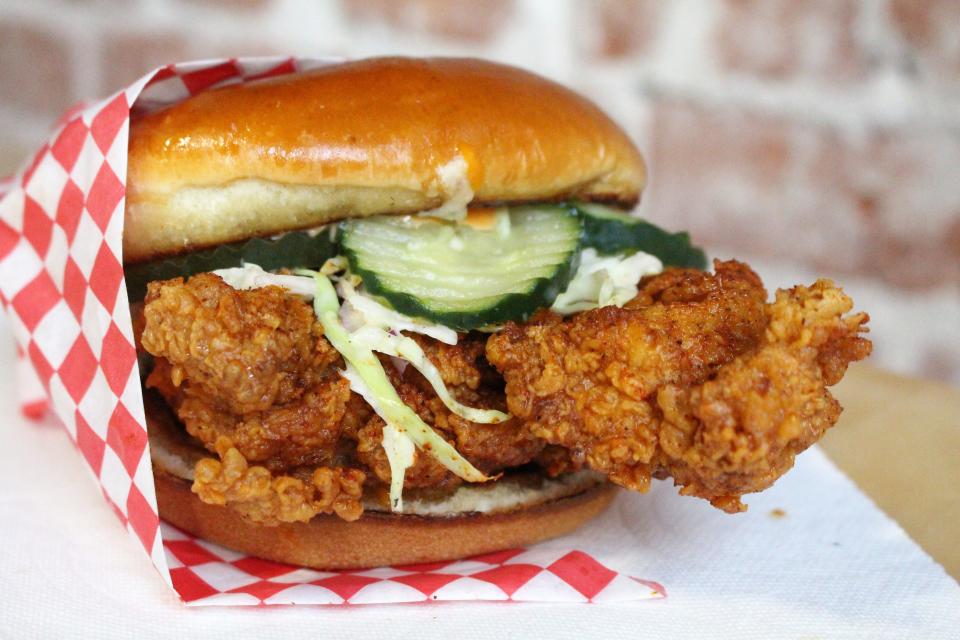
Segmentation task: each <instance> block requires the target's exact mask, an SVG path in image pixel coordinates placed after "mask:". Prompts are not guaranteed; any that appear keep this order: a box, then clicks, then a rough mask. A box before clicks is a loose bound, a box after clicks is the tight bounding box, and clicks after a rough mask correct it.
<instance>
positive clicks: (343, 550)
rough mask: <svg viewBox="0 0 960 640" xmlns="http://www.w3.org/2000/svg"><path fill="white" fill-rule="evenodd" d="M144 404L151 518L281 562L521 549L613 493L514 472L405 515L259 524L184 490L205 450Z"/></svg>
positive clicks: (566, 528)
mask: <svg viewBox="0 0 960 640" xmlns="http://www.w3.org/2000/svg"><path fill="white" fill-rule="evenodd" d="M145 408H146V415H147V428H148V431H149V435H150V453H151V457H152V459H153V470H154V483H155V486H156V492H157V506H158V508H159V511H160V517H161V518H163V519H164V520H166V521H167V522H169V523H170V524H173V525H174V526H176V527H178V528H180V529H182V530H183V531H186V532H188V533H190V534H193V535H195V536H197V537H200V538H203V539H205V540H208V541H210V542H213V543H215V544H219V545H221V546H224V547H227V548H229V549H233V550H235V551H240V552H242V553H246V554H248V555H252V556H257V557H260V558H266V559H268V560H273V561H276V562H282V563H285V564H292V565H300V566H305V567H312V568H316V569H355V568H362V567H363V568H365V567H377V566H385V565H403V564H414V563H420V562H436V561H440V560H451V559H455V558H464V557H468V556H472V555H477V554H481V553H489V552H491V551H497V550H501V549H507V548H511V547H517V546H526V545H530V544H534V543H536V542H540V541H541V540H546V539H548V538H553V537H556V536H560V535H563V534H565V533H568V532H570V531H572V530H574V529H576V528H577V527H579V526H580V525H582V524H583V523H585V522H587V521H588V520H590V519H592V518H593V517H595V516H597V515H598V514H600V513H601V512H602V511H603V510H604V509H605V508H606V507H607V506H608V505H609V504H610V501H611V500H612V499H613V497H614V495H615V492H616V489H615V488H614V486H613V485H611V484H609V483H608V482H606V481H605V480H604V479H603V478H602V476H598V475H597V474H592V473H590V472H580V473H575V474H569V475H568V476H565V477H561V478H558V479H556V480H548V479H546V478H542V477H541V478H539V482H537V479H536V478H532V476H533V475H534V474H532V473H517V474H514V475H507V476H505V477H504V478H503V479H501V480H498V481H497V482H495V483H492V484H487V485H464V486H462V487H460V489H458V491H457V492H455V493H454V494H452V495H451V496H448V497H447V498H445V499H443V500H439V501H412V502H413V504H412V505H410V506H411V507H412V508H410V509H409V511H412V512H413V513H406V512H405V513H403V514H395V513H389V512H387V511H383V510H376V509H377V507H376V506H373V505H367V509H366V510H365V511H364V514H363V516H361V517H360V519H359V520H356V521H354V522H346V521H344V520H341V519H340V518H338V517H337V516H332V515H320V516H315V517H314V518H313V519H312V520H310V521H309V522H307V523H284V524H280V525H277V526H266V525H260V524H256V523H253V522H250V521H248V520H246V519H244V518H243V517H241V516H240V515H239V514H238V513H237V512H236V511H234V510H232V509H230V508H225V507H221V506H215V505H209V504H206V503H204V502H203V501H201V500H200V498H199V497H197V495H196V494H194V493H193V491H191V479H192V473H193V465H194V464H195V462H196V461H197V460H199V459H200V458H202V457H207V456H209V455H211V454H209V453H208V452H207V451H206V450H204V449H203V448H202V447H200V446H199V445H198V444H196V443H194V442H192V441H191V440H190V438H189V436H187V435H186V434H185V433H184V431H183V428H182V427H181V426H179V425H178V424H177V422H176V420H175V419H174V418H173V416H172V415H171V414H170V411H169V409H167V408H166V407H164V406H163V405H162V403H160V402H159V401H157V400H155V399H153V398H152V397H151V396H150V395H148V397H147V398H146V399H145ZM408 502H409V501H408ZM371 506H372V508H371Z"/></svg>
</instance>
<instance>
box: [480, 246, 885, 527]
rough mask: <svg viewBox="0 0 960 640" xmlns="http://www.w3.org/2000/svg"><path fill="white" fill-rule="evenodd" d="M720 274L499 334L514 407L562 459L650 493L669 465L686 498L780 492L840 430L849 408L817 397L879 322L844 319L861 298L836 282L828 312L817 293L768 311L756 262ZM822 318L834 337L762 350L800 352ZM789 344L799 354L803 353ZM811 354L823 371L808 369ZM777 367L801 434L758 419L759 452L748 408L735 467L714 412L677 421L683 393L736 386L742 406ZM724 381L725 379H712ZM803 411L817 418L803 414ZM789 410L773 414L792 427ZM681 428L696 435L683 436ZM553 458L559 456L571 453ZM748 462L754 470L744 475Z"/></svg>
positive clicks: (494, 349)
mask: <svg viewBox="0 0 960 640" xmlns="http://www.w3.org/2000/svg"><path fill="white" fill-rule="evenodd" d="M715 269H716V274H715V275H711V274H708V273H702V272H697V271H692V270H671V271H667V272H665V273H664V274H662V275H660V276H655V277H653V278H650V279H647V280H646V281H644V282H643V283H642V284H643V286H642V288H641V291H640V293H639V295H638V296H637V298H636V299H635V300H634V301H632V302H631V303H629V304H628V305H627V306H626V307H625V308H623V309H619V308H616V307H605V308H601V309H596V310H593V311H588V312H584V313H581V314H578V315H577V316H574V317H572V318H570V319H568V320H566V321H561V320H560V319H559V318H557V317H554V316H540V317H539V318H538V319H536V321H535V322H533V323H531V324H527V325H516V324H510V325H508V326H507V327H506V328H505V329H504V330H503V331H502V332H501V333H499V334H497V335H494V336H492V337H491V338H490V340H489V341H488V343H487V357H488V359H489V361H490V362H491V363H492V364H493V365H494V367H496V368H497V369H498V370H499V371H500V372H501V373H502V374H503V376H504V378H505V379H506V395H507V405H508V407H509V409H510V412H511V413H512V414H513V415H514V416H515V417H516V418H517V419H519V420H521V421H523V422H524V426H525V428H527V429H528V430H529V431H530V432H531V433H532V434H533V435H535V436H537V437H539V438H542V439H544V440H545V441H547V442H548V443H549V444H551V445H558V446H560V447H563V448H565V449H567V450H568V451H569V452H570V453H569V460H567V461H565V460H560V462H561V463H563V464H562V465H561V466H563V465H568V464H569V462H570V461H572V462H573V463H574V464H576V463H577V461H580V460H582V461H584V462H585V463H586V465H587V466H589V467H591V468H593V469H595V470H598V471H601V472H604V473H606V474H607V475H608V476H609V478H610V479H611V480H613V481H614V482H617V483H618V484H621V485H623V486H625V487H628V488H631V489H636V490H639V491H645V490H646V489H647V488H648V486H649V482H650V478H651V476H652V475H653V474H654V473H658V472H659V473H661V474H662V473H664V472H666V473H670V474H672V475H674V478H675V480H676V481H677V482H678V483H679V484H683V485H685V489H684V491H685V492H686V493H692V494H694V495H699V496H701V497H705V498H708V499H711V500H713V501H714V504H716V505H717V506H720V507H721V508H725V509H727V510H737V509H739V508H740V507H739V502H738V501H737V496H739V495H740V494H743V493H746V492H750V491H755V490H758V489H760V488H763V487H765V486H768V485H769V483H770V482H772V480H773V479H775V478H776V477H778V476H779V475H780V474H782V473H783V471H785V470H786V469H787V468H789V466H790V465H791V464H792V459H793V455H795V453H796V452H797V451H800V450H802V449H803V448H805V447H806V446H808V445H809V444H810V443H811V442H813V441H814V440H815V439H816V438H817V437H819V434H820V433H822V431H823V429H825V428H826V426H828V425H832V424H833V422H834V421H835V420H836V416H837V414H838V411H837V410H836V408H835V406H834V405H833V404H831V403H830V402H828V401H824V402H823V403H821V404H820V405H817V406H814V405H811V404H810V401H811V399H813V398H814V397H819V396H817V395H816V394H818V393H819V394H823V393H826V391H825V390H824V386H825V385H826V384H829V383H830V381H834V382H835V381H836V379H839V375H842V371H843V370H844V369H845V367H846V364H847V363H848V362H850V361H851V360H856V359H860V358H862V357H864V356H865V355H866V353H868V352H869V342H867V341H866V340H864V339H862V338H859V337H858V336H857V334H858V333H859V331H860V330H861V329H860V327H861V325H862V324H863V323H864V322H865V321H866V318H865V316H852V317H850V318H846V319H844V318H842V317H841V316H842V314H843V313H845V312H846V311H848V310H849V308H850V303H849V299H847V298H846V297H845V296H843V294H842V293H840V292H839V291H838V290H836V289H833V288H832V285H818V286H820V287H821V288H820V289H818V291H819V292H820V295H822V296H824V297H828V298H829V299H831V300H834V301H837V300H841V299H842V300H844V301H845V302H844V304H832V305H830V306H828V307H827V308H825V309H819V310H814V309H813V308H812V307H813V306H815V305H813V304H812V302H809V301H804V302H803V303H795V304H793V305H791V304H788V303H787V302H781V299H782V297H783V296H782V294H780V295H779V296H778V302H777V303H776V304H775V305H773V306H772V307H770V308H769V309H768V308H767V307H766V305H765V304H764V300H765V297H766V293H765V291H764V289H763V286H762V284H761V282H760V280H759V278H757V276H756V274H754V273H753V272H752V271H751V270H750V269H749V268H748V267H746V265H743V264H740V263H737V262H732V261H731V262H716V263H715ZM838 296H839V297H838ZM804 305H806V306H804ZM818 314H819V315H818ZM814 320H816V323H817V326H818V327H822V328H821V329H817V331H819V333H818V334H817V335H822V336H824V339H822V340H818V341H811V342H808V344H807V346H806V347H805V349H806V350H807V351H806V352H805V355H804V357H803V358H801V357H799V356H796V357H795V358H794V359H793V360H791V359H788V358H785V357H781V358H779V361H778V363H777V365H774V364H773V362H772V361H771V360H776V358H774V356H773V352H772V351H771V352H770V353H763V352H764V351H766V349H762V350H760V351H758V348H759V347H761V345H776V346H778V348H786V343H787V341H788V337H789V336H791V335H793V334H794V333H798V335H807V333H808V331H811V330H812V329H809V328H808V327H806V326H805V323H810V322H813V321H814ZM771 336H773V338H771ZM790 344H792V343H790ZM787 351H788V352H790V353H791V354H793V353H794V351H795V348H794V347H790V348H788V349H787ZM811 359H812V360H811ZM810 361H812V362H813V363H814V366H815V371H809V370H808V369H809V367H806V368H805V367H804V364H805V363H807V362H810ZM821 361H822V362H823V365H822V369H821V365H820V364H819V363H820V362H821ZM773 366H779V367H781V369H780V370H779V371H778V372H776V374H777V375H774V372H770V375H769V376H768V379H769V388H768V393H769V394H770V395H771V399H772V400H773V402H775V403H776V406H777V407H780V408H782V409H783V412H784V413H783V415H784V416H786V417H789V418H790V420H792V421H793V422H791V423H790V424H794V425H799V427H797V428H799V431H798V432H796V433H795V432H794V431H793V430H792V428H791V427H784V428H783V429H779V430H777V429H774V430H764V429H762V428H759V427H756V428H757V431H756V432H755V434H754V435H755V437H756V443H755V444H756V447H755V448H754V451H756V452H759V453H758V455H757V456H756V457H755V459H751V458H750V456H747V455H745V447H746V445H745V444H744V443H742V442H737V441H735V438H734V436H733V434H737V433H739V432H740V431H742V430H743V429H744V426H743V424H741V422H740V420H741V419H742V418H743V416H740V415H736V414H734V416H733V417H732V418H731V419H729V420H727V422H725V423H724V429H726V430H725V431H724V430H722V429H721V430H720V432H719V434H718V435H717V436H716V437H717V438H720V439H722V438H730V441H731V442H733V444H731V447H732V449H733V451H732V452H730V457H729V458H727V460H729V461H730V464H725V463H724V462H723V461H722V460H723V457H722V455H720V454H718V453H717V452H716V451H715V450H713V449H710V446H711V445H704V444H703V443H704V442H705V441H704V438H705V437H706V436H707V435H709V434H711V433H712V431H711V430H710V428H708V429H707V430H706V432H704V431H703V430H702V429H696V428H694V426H695V425H697V424H700V422H699V421H700V420H701V419H702V418H701V415H702V414H697V413H696V412H695V411H691V412H690V415H692V418H690V419H688V420H687V421H686V422H684V423H683V425H684V428H685V429H684V428H681V427H678V425H676V424H674V423H672V422H671V423H669V425H668V428H665V427H664V424H665V418H664V413H665V409H664V407H665V406H666V407H670V406H671V405H669V404H668V399H669V398H670V395H671V394H673V395H675V396H676V397H677V398H678V402H680V401H682V400H684V399H685V398H686V396H685V395H684V394H685V393H690V394H693V392H694V390H696V389H698V388H700V387H701V385H703V386H704V389H705V392H706V389H711V391H709V393H707V395H706V396H702V395H697V396H695V399H696V401H697V402H700V401H701V399H703V398H709V399H711V400H713V399H714V398H715V396H716V394H717V391H716V389H728V390H729V396H730V397H729V398H727V397H726V396H724V397H725V399H727V400H728V401H730V402H735V401H736V399H735V398H734V396H736V394H737V393H739V392H740V391H739V390H735V389H734V388H733V386H732V381H733V380H745V379H746V378H745V376H748V375H749V374H752V373H755V372H756V371H758V370H759V371H763V370H766V369H768V368H771V367H773ZM741 371H742V372H743V373H739V372H741ZM823 371H829V372H830V373H829V375H824V374H823ZM838 374H839V375H838ZM713 377H716V380H717V382H716V383H710V382H708V380H709V379H710V378H713ZM784 378H785V379H784ZM711 384H714V386H713V387H711V386H710V385H711ZM692 400H694V397H693V396H691V397H690V398H689V399H688V400H687V402H688V403H689V402H690V401H692ZM831 400H832V399H831ZM708 404H709V403H708ZM677 406H678V407H680V406H682V407H686V406H687V405H680V404H678V405H677ZM698 406H699V405H698ZM710 406H713V407H716V406H717V405H716V404H714V405H710ZM792 407H800V408H803V409H804V411H805V412H803V413H800V414H797V413H796V412H791V408H792ZM758 410H760V409H759V408H758ZM763 410H764V411H765V410H767V408H763ZM677 415H688V414H687V413H684V412H682V411H680V410H676V409H675V410H673V411H672V412H670V414H669V416H668V418H667V419H668V420H675V421H678V422H679V418H677V417H676V416H677ZM750 417H752V414H751V416H750ZM786 417H785V418H784V419H783V420H779V421H778V420H777V418H775V417H770V421H771V422H776V423H777V424H783V423H784V420H786ZM712 424H714V423H711V425H712ZM754 427H755V425H754V423H750V428H754ZM678 428H681V430H682V431H683V432H684V433H686V434H690V435H689V436H688V437H687V438H683V437H680V435H678V434H677V433H676V430H677V429H678ZM712 446H716V445H712ZM708 451H709V453H708ZM678 458H680V459H681V460H680V461H679V462H677V459H678ZM552 460H553V461H554V463H556V460H557V457H556V456H555V455H554V456H552ZM740 463H743V464H744V465H745V467H743V468H742V473H741V474H740V475H734V472H736V471H737V470H738V466H737V465H738V464H740ZM748 463H750V464H748ZM751 464H752V466H750V465H751Z"/></svg>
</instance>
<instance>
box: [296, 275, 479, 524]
mask: <svg viewBox="0 0 960 640" xmlns="http://www.w3.org/2000/svg"><path fill="white" fill-rule="evenodd" d="M298 273H300V274H303V275H307V274H309V275H312V276H313V278H314V280H315V282H316V293H315V295H314V298H313V310H314V313H316V315H317V319H318V320H319V321H320V323H321V324H322V325H323V331H324V335H325V336H326V338H327V340H329V341H330V344H332V345H333V347H334V348H335V349H336V350H337V351H339V352H340V354H341V355H342V356H343V359H344V360H346V361H347V364H348V367H347V371H346V372H344V377H345V378H347V380H349V381H350V383H351V385H350V386H351V388H354V390H355V391H356V392H357V393H359V394H360V395H362V396H363V397H364V399H365V400H366V401H367V403H368V404H370V406H371V407H373V410H374V411H375V412H376V413H377V415H379V416H380V417H381V418H383V421H384V422H385V423H387V424H388V425H392V426H393V428H395V429H397V430H398V431H400V432H401V433H403V434H404V435H405V436H407V437H408V438H410V440H412V441H413V443H414V444H415V445H416V446H417V448H418V449H420V450H421V451H424V452H425V453H427V454H428V455H430V456H432V457H433V458H435V459H436V460H437V462H439V463H440V464H442V465H443V466H444V467H445V468H447V469H448V470H449V471H451V472H452V473H454V474H455V475H457V476H459V477H460V478H463V479H464V480H466V481H468V482H485V481H487V480H490V478H489V477H488V476H486V475H485V474H483V473H482V472H481V471H480V470H478V469H477V468H476V467H474V466H473V465H472V464H470V462H469V461H468V460H467V459H466V458H464V457H463V456H462V455H460V453H459V452H458V451H457V450H456V449H454V448H453V446H452V445H451V444H450V443H449V442H447V441H446V440H444V439H443V438H441V437H440V436H439V435H437V433H436V432H434V431H433V429H431V428H430V427H429V426H428V425H427V424H426V423H425V422H424V421H423V420H421V419H420V416H418V415H417V414H416V413H415V412H414V411H413V410H412V409H411V408H410V407H408V406H407V405H406V404H404V403H403V400H401V399H400V396H399V395H397V390H396V389H394V388H393V385H392V384H390V380H389V378H387V374H386V372H385V371H384V370H383V366H382V365H381V364H380V360H378V359H377V356H376V355H375V354H374V353H373V350H372V349H370V348H369V347H366V346H363V345H362V344H360V343H359V341H354V340H353V339H352V338H351V334H350V333H348V332H347V329H346V327H344V326H343V324H342V323H341V322H340V317H339V312H340V302H339V301H338V300H337V292H336V290H335V289H334V288H333V283H331V282H330V279H329V278H327V276H325V275H323V274H321V273H318V272H316V271H312V272H311V271H299V272H298ZM358 381H359V382H362V383H363V384H362V385H360V384H356V385H355V383H356V382H358ZM388 455H389V452H388ZM395 461H396V466H397V469H398V470H399V469H400V468H401V467H403V465H402V462H403V458H402V456H400V455H399V454H397V455H396V456H395ZM393 467H394V463H391V474H393V473H394V468H393ZM403 470H404V471H405V470H406V467H403ZM402 488H403V478H402V477H401V478H400V479H399V480H397V479H396V478H393V477H392V478H391V482H390V503H391V504H392V505H399V504H401V497H402V496H401V490H402Z"/></svg>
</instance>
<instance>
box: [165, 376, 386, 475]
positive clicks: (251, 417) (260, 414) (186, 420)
mask: <svg viewBox="0 0 960 640" xmlns="http://www.w3.org/2000/svg"><path fill="white" fill-rule="evenodd" d="M171 368H172V367H171V366H170V364H169V363H167V362H166V361H165V360H163V359H157V361H156V364H155V367H154V369H153V371H152V372H151V373H150V375H149V376H148V377H147V381H146V385H147V387H148V388H155V389H157V390H158V391H159V392H160V393H161V395H163V396H164V399H165V400H166V401H167V403H168V404H169V405H170V406H171V407H173V408H174V411H175V412H176V414H177V417H178V418H179V419H180V421H181V422H182V423H183V424H184V426H185V427H186V429H187V432H188V433H189V434H190V435H192V436H193V437H194V438H196V439H197V440H199V441H200V442H201V443H202V444H203V445H204V446H205V447H206V448H207V449H209V450H210V451H215V450H216V443H217V441H218V439H219V438H221V437H227V438H229V439H230V440H231V442H233V446H234V447H236V448H237V449H238V450H239V451H240V453H241V454H242V455H243V457H244V458H246V459H247V460H250V461H252V462H259V463H261V464H263V465H264V466H266V467H267V468H269V469H272V470H274V471H282V470H284V469H287V468H290V467H298V466H302V465H318V464H331V463H333V461H334V460H335V458H336V456H337V451H338V443H339V441H340V439H341V437H342V435H343V432H344V426H345V424H347V423H349V424H353V423H355V422H356V420H357V419H358V418H360V417H362V416H364V415H369V414H370V412H369V411H363V408H366V403H363V402H362V399H361V402H360V403H359V404H360V405H362V407H363V408H361V406H358V404H357V403H356V402H355V401H354V402H353V403H351V399H353V398H354V396H355V394H352V393H351V391H350V385H349V383H348V382H347V381H346V380H344V379H343V378H341V377H339V376H338V375H337V374H336V372H335V371H333V370H331V371H330V374H329V376H328V377H327V378H326V379H322V380H320V381H318V382H317V383H316V384H314V385H313V386H312V387H310V388H309V389H307V390H306V391H305V392H304V393H303V395H301V396H300V397H299V398H297V399H296V400H293V401H292V402H288V403H286V404H282V405H277V406H273V407H270V408H269V409H266V410H263V411H251V412H248V413H244V414H239V415H238V414H234V413H231V412H230V411H229V410H225V409H223V408H221V407H219V406H218V405H217V404H216V402H215V401H214V400H213V399H211V398H210V397H208V396H207V395H206V394H205V393H204V389H203V388H202V387H201V388H200V389H197V388H195V387H193V386H192V384H191V383H190V382H189V381H183V382H182V383H181V386H180V387H175V386H174V385H173V383H172V381H171V380H170V374H169V372H170V370H171ZM356 397H357V398H359V396H356ZM348 406H350V407H353V408H354V410H353V411H352V412H351V413H352V415H350V416H349V418H348V410H347V408H348ZM354 429H355V427H354Z"/></svg>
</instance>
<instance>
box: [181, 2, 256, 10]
mask: <svg viewBox="0 0 960 640" xmlns="http://www.w3.org/2000/svg"><path fill="white" fill-rule="evenodd" d="M181 1H183V0H181ZM270 2H271V0H189V1H188V2H183V3H184V4H192V5H200V6H206V7H209V8H211V9H220V10H224V11H233V10H235V9H240V10H241V11H262V10H264V9H266V8H267V7H268V6H270Z"/></svg>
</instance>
